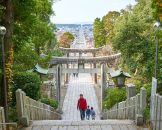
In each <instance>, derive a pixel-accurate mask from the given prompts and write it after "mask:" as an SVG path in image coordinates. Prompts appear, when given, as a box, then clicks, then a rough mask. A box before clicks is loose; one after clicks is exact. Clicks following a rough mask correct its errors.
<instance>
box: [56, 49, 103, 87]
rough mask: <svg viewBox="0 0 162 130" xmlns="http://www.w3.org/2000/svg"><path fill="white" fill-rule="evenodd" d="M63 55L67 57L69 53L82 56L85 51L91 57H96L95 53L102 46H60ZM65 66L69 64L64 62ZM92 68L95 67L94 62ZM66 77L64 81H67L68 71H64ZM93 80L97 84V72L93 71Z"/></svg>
mask: <svg viewBox="0 0 162 130" xmlns="http://www.w3.org/2000/svg"><path fill="white" fill-rule="evenodd" d="M59 49H60V50H61V51H62V52H63V53H64V54H65V55H66V57H69V55H70V54H74V56H76V54H77V53H78V54H79V57H81V56H82V54H86V53H91V54H92V56H93V57H96V53H97V52H98V51H100V50H101V49H102V47H99V48H89V49H85V48H84V49H77V48H63V47H60V48H59ZM66 67H67V68H69V65H68V64H66ZM93 68H96V63H93ZM65 77H66V79H65V82H66V83H67V82H68V77H69V76H68V73H66V76H65ZM94 81H95V83H96V84H97V73H94Z"/></svg>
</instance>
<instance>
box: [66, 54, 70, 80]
mask: <svg viewBox="0 0 162 130" xmlns="http://www.w3.org/2000/svg"><path fill="white" fill-rule="evenodd" d="M67 57H69V53H67ZM66 68H67V69H68V68H69V64H66ZM68 81H69V74H68V73H66V74H65V83H68Z"/></svg>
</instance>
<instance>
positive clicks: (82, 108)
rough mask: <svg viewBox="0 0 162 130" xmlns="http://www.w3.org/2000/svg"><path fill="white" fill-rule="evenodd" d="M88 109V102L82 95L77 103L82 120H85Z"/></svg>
mask: <svg viewBox="0 0 162 130" xmlns="http://www.w3.org/2000/svg"><path fill="white" fill-rule="evenodd" d="M86 109H87V101H86V99H85V98H84V97H83V94H80V98H79V99H78V103H77V110H79V111H80V118H81V120H85V111H86Z"/></svg>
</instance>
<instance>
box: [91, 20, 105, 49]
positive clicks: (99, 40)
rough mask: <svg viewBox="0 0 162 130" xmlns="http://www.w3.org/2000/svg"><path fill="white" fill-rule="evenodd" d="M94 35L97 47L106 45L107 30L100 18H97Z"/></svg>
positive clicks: (94, 24)
mask: <svg viewBox="0 0 162 130" xmlns="http://www.w3.org/2000/svg"><path fill="white" fill-rule="evenodd" d="M93 35H94V41H95V46H96V47H101V46H103V45H105V30H104V25H103V22H102V21H101V20H100V18H96V19H95V21H94V23H93Z"/></svg>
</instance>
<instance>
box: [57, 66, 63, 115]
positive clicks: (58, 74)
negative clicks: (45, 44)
mask: <svg viewBox="0 0 162 130" xmlns="http://www.w3.org/2000/svg"><path fill="white" fill-rule="evenodd" d="M56 91H57V101H58V102H59V106H58V111H59V112H60V113H62V109H61V105H62V101H61V65H57V71H56Z"/></svg>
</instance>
